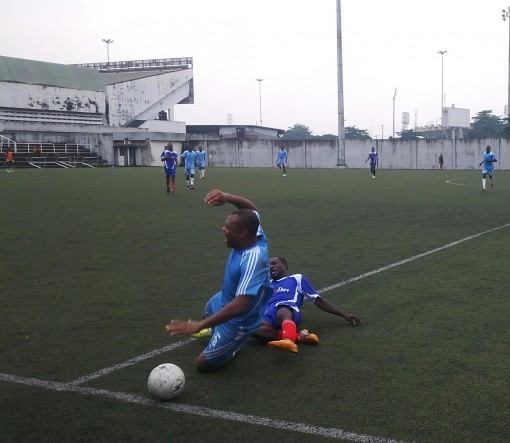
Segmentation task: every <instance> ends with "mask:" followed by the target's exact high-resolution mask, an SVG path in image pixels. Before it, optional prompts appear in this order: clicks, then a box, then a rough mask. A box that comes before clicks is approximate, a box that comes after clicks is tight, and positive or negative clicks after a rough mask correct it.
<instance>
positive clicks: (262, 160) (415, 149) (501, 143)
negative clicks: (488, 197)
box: [204, 139, 510, 170]
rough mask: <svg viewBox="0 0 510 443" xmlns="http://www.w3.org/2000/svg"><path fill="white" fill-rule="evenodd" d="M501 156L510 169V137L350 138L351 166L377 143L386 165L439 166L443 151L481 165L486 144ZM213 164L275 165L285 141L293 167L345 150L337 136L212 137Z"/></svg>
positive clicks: (322, 163)
mask: <svg viewBox="0 0 510 443" xmlns="http://www.w3.org/2000/svg"><path fill="white" fill-rule="evenodd" d="M488 144H489V145H491V147H492V151H493V152H494V153H495V154H496V156H497V157H498V163H497V164H496V169H506V170H510V141H508V140H504V139H494V140H424V139H420V140H392V141H389V140H373V141H370V140H369V141H358V140H346V141H345V166H346V167H348V168H366V167H367V164H366V163H365V160H366V159H367V157H368V153H369V151H370V148H371V147H372V146H374V147H375V148H376V151H377V153H378V155H379V167H380V168H381V169H435V168H437V165H438V157H439V154H441V153H442V154H443V157H444V167H445V169H478V164H479V163H480V161H481V158H482V154H483V152H485V146H486V145H488ZM204 146H206V147H205V150H206V151H207V154H208V156H209V163H210V166H216V167H271V166H274V165H275V163H276V157H277V152H278V149H279V147H280V146H284V147H285V149H287V151H288V153H289V155H288V165H289V168H336V167H338V166H342V164H341V163H342V162H341V161H339V159H342V155H341V154H342V153H341V152H339V149H338V147H337V143H336V141H335V140H208V141H207V143H204Z"/></svg>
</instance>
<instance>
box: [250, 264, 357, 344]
mask: <svg viewBox="0 0 510 443" xmlns="http://www.w3.org/2000/svg"><path fill="white" fill-rule="evenodd" d="M269 272H270V274H271V286H272V287H273V295H272V297H271V298H270V299H269V302H268V305H267V312H266V314H265V315H264V317H262V322H261V325H260V326H259V328H258V329H257V331H256V332H255V334H254V337H255V338H258V339H259V340H263V341H266V342H268V346H269V348H271V349H274V350H280V351H285V352H289V353H295V352H298V347H297V345H296V342H298V343H310V344H315V345H316V344H318V343H319V338H318V337H317V335H315V334H310V333H308V331H307V330H306V329H303V330H301V331H300V332H299V333H296V331H297V328H296V325H299V324H300V323H301V312H300V309H301V307H302V306H303V301H304V300H305V299H306V300H310V301H312V302H313V303H314V304H315V305H316V306H317V307H318V308H320V309H322V310H323V311H326V312H329V313H330V314H334V315H338V316H340V317H343V318H345V319H346V320H347V321H348V322H350V323H352V324H353V325H355V326H360V325H361V320H360V319H359V318H358V317H357V316H355V315H353V314H349V313H348V312H343V311H341V310H340V309H338V308H336V307H335V306H334V305H333V304H332V303H330V302H329V301H328V300H326V299H325V298H323V297H321V296H320V295H319V294H318V293H317V291H316V290H315V289H314V288H313V287H312V285H311V284H310V282H309V281H308V279H307V278H306V277H305V276H304V275H302V274H293V275H289V266H288V264H287V260H285V259H284V258H282V257H273V258H271V259H270V260H269Z"/></svg>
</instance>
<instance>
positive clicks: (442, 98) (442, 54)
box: [438, 51, 448, 134]
mask: <svg viewBox="0 0 510 443" xmlns="http://www.w3.org/2000/svg"><path fill="white" fill-rule="evenodd" d="M447 52H448V51H439V52H438V54H441V114H440V116H441V134H442V132H443V106H444V95H443V84H444V77H443V73H444V69H443V58H444V55H445V54H446V53H447Z"/></svg>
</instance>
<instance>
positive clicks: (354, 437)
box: [0, 373, 405, 443]
mask: <svg viewBox="0 0 510 443" xmlns="http://www.w3.org/2000/svg"><path fill="white" fill-rule="evenodd" d="M0 380H2V381H7V382H12V383H18V384H23V385H27V386H35V387H39V388H44V389H49V390H52V391H59V392H76V393H79V394H84V395H93V396H96V397H102V398H108V399H112V400H120V401H125V402H128V403H136V404H139V405H143V406H150V407H156V408H163V409H169V410H171V411H174V412H182V413H185V414H195V415H199V416H201V417H207V418H219V419H222V420H231V421H236V422H240V423H246V424H251V425H257V426H266V427H269V428H273V429H279V430H285V431H293V432H299V433H302V434H311V435H315V436H321V437H329V438H335V439H343V440H348V441H353V442H362V443H405V442H403V441H399V440H393V439H390V438H384V437H378V436H372V435H364V434H356V433H354V432H348V431H344V430H342V429H338V428H323V427H320V426H310V425H307V424H305V423H294V422H290V421H284V420H273V419H270V418H266V417H259V416H256V415H244V414H238V413H235V412H230V411H220V410H216V409H209V408H203V407H199V406H189V405H183V404H179V403H172V402H162V401H156V400H152V399H149V398H145V397H140V396H138V395H133V394H127V393H125V392H113V391H106V390H104V389H95V388H88V387H83V386H76V384H72V383H58V382H54V381H49V380H39V379H36V378H29V377H18V376H14V375H9V374H3V373H0Z"/></svg>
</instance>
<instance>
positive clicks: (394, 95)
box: [393, 88, 397, 138]
mask: <svg viewBox="0 0 510 443" xmlns="http://www.w3.org/2000/svg"><path fill="white" fill-rule="evenodd" d="M396 96H397V88H395V94H393V138H395V97H396Z"/></svg>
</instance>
